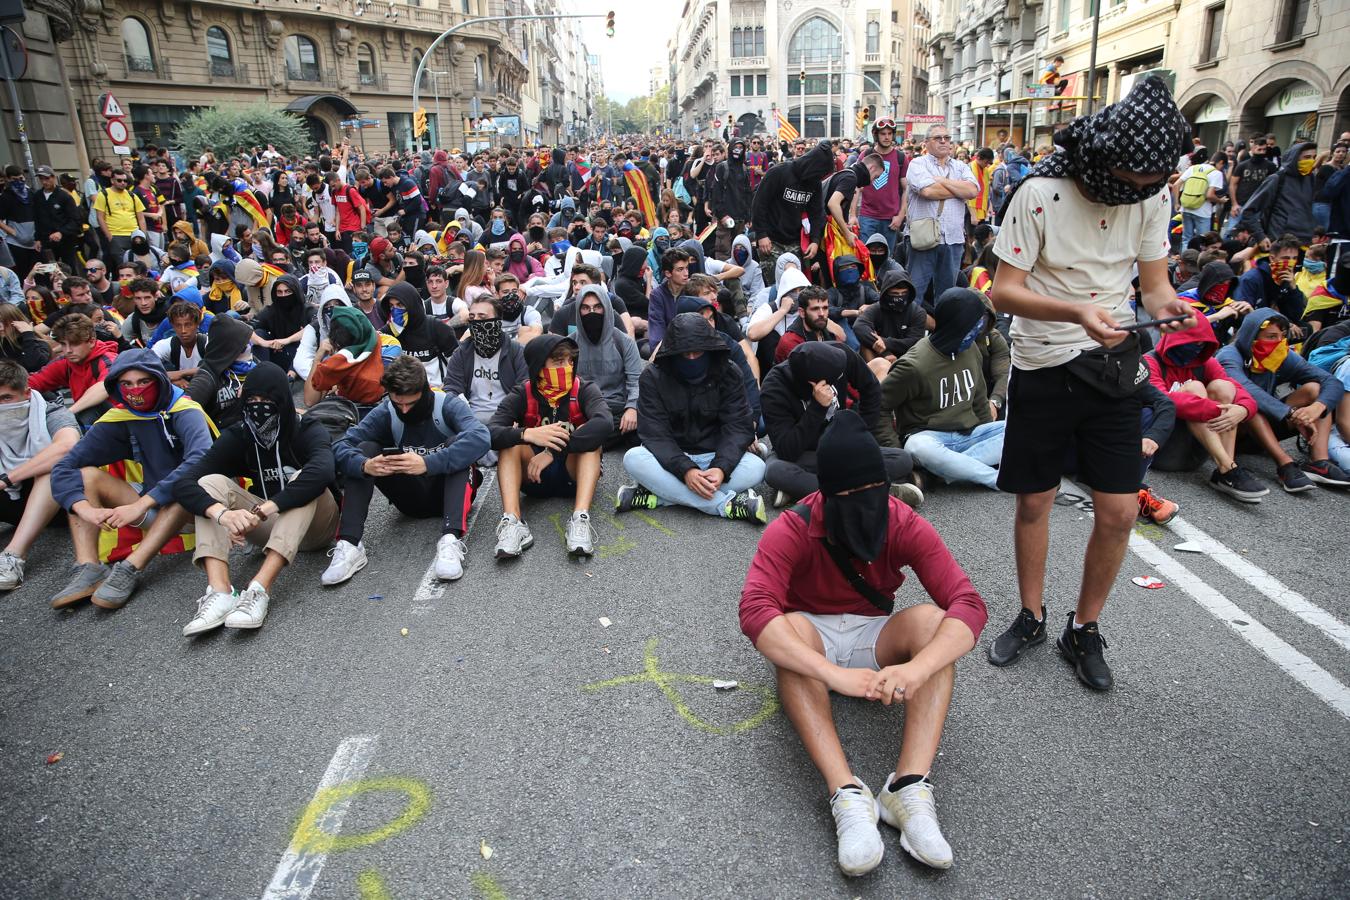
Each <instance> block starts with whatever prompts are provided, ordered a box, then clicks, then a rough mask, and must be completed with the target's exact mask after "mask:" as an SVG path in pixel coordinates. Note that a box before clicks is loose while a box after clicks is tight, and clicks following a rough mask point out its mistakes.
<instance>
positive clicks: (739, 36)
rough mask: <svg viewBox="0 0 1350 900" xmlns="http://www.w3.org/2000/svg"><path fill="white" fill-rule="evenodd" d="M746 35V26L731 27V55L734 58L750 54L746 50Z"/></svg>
mask: <svg viewBox="0 0 1350 900" xmlns="http://www.w3.org/2000/svg"><path fill="white" fill-rule="evenodd" d="M744 35H745V29H744V28H733V29H731V55H732V57H733V58H735V57H740V56H749V55H750V54H749V53H746V52H745V42H744V38H743V36H744Z"/></svg>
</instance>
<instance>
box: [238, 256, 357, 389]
mask: <svg viewBox="0 0 1350 900" xmlns="http://www.w3.org/2000/svg"><path fill="white" fill-rule="evenodd" d="M329 290H334V291H336V292H341V293H342V294H343V295H344V296H345V294H346V292H345V291H343V290H342V285H340V284H332V285H329V286H328V287H327V288H325V289H324V290H323V291H321V292H320V293H319V297H318V299H317V302H315V303H314V305H313V307H312V309H313V310H319V309H321V308H322V306H323V302H324V301H323V298H324V297H325V296H331V294H329ZM271 300H272V302H271V303H269V304H268V305H267V306H265V307H263V309H262V311H261V312H260V313H258V315H257V316H256V317H254V320H253V323H254V326H255V331H256V334H257V337H258V339H259V341H258V342H257V346H258V348H259V349H258V357H259V359H261V360H264V361H267V362H273V363H276V364H277V365H278V366H280V367H281V368H282V370H283V371H285V372H287V373H289V374H290V376H291V377H293V378H296V377H301V376H299V375H298V373H297V372H296V368H295V354H296V351H297V349H298V348H299V346H300V342H301V341H302V340H303V339H304V336H305V329H306V328H307V327H309V321H310V318H311V307H308V306H306V304H305V301H304V292H303V291H302V290H301V288H300V281H299V279H297V278H296V277H295V276H294V275H283V276H281V277H280V278H278V279H277V280H276V281H274V282H272V284H271Z"/></svg>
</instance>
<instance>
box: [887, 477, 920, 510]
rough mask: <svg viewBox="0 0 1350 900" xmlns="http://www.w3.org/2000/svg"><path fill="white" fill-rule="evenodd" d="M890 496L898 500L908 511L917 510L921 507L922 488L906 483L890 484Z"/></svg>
mask: <svg viewBox="0 0 1350 900" xmlns="http://www.w3.org/2000/svg"><path fill="white" fill-rule="evenodd" d="M891 496H892V497H897V498H899V500H900V502H901V503H903V504H905V505H906V506H908V507H909V508H910V509H918V508H919V507H920V506H923V501H924V496H923V488H921V487H919V486H918V485H917V484H910V483H909V482H908V481H897V482H896V483H894V484H892V485H891Z"/></svg>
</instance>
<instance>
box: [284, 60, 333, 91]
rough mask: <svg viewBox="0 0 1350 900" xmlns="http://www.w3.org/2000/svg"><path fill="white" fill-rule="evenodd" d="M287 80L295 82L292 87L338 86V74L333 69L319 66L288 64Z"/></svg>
mask: <svg viewBox="0 0 1350 900" xmlns="http://www.w3.org/2000/svg"><path fill="white" fill-rule="evenodd" d="M286 80H287V81H288V82H295V84H294V85H291V86H292V87H297V88H302V89H304V88H308V87H311V86H322V87H337V76H336V75H335V74H334V72H333V70H332V69H320V68H319V67H318V66H290V65H288V66H286Z"/></svg>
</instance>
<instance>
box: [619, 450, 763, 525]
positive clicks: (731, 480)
mask: <svg viewBox="0 0 1350 900" xmlns="http://www.w3.org/2000/svg"><path fill="white" fill-rule="evenodd" d="M685 455H686V456H688V457H689V458H690V459H691V460H693V461H694V464H695V465H697V466H698V467H699V468H700V469H706V468H708V466H709V465H711V464H712V461H713V454H711V453H687V454H685ZM623 467H624V468H625V469H627V470H628V474H629V475H632V476H633V479H634V480H635V481H636V482H637V483H638V484H640V485H642V486H643V487H645V488H646V489H647V490H649V491H651V492H652V493H653V494H655V495H656V497H657V499H658V500H660V501H661V504H660V505H662V506H688V507H691V508H693V509H696V510H698V511H699V512H703V513H707V514H708V515H710V516H725V515H726V514H727V512H726V508H727V504H728V503H730V502H731V498H732V497H734V496H736V495H737V494H739V493H740V492H741V491H745V490H749V489H750V488H752V487H754V486H755V485H757V484H759V483H760V482H761V481H763V480H764V460H762V459H760V458H759V457H758V456H756V455H755V454H753V453H747V454H745V455H744V456H742V457H741V461H740V462H739V463H737V464H736V468H735V469H733V470H732V471H731V472H728V473H726V479H725V480H724V481H723V482H722V487H721V488H720V489H719V490H718V491H717V492H716V493H714V494H713V495H712V499H711V500H704V499H703V498H702V497H700V496H699V495H698V494H695V493H694V492H693V491H691V490H689V487H688V486H687V485H686V484H685V483H684V479H683V478H677V477H675V476H674V475H672V474H671V473H670V472H669V471H667V470H666V467H665V466H663V465H661V463H660V462H658V461H657V459H656V457H655V456H652V454H651V451H649V450H648V449H647V448H646V447H634V448H633V449H632V450H629V451H628V452H627V453H625V454H624V455H623Z"/></svg>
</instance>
